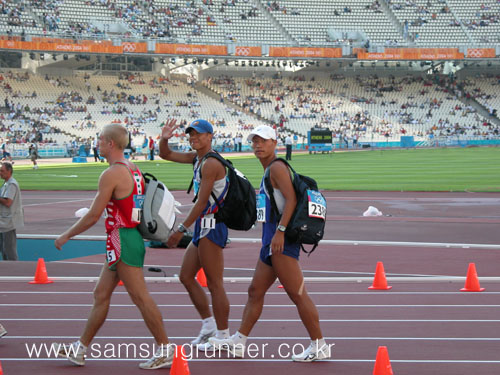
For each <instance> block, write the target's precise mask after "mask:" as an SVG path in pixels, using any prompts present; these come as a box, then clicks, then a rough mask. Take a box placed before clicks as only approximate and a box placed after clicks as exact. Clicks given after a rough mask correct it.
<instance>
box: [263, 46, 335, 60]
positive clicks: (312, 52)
mask: <svg viewBox="0 0 500 375" xmlns="http://www.w3.org/2000/svg"><path fill="white" fill-rule="evenodd" d="M269 56H271V57H303V58H309V57H311V58H312V57H342V49H341V48H309V47H269Z"/></svg>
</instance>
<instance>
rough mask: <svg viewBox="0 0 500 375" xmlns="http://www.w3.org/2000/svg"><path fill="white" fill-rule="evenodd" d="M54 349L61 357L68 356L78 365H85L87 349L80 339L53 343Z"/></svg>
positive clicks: (67, 357) (69, 359) (68, 358)
mask: <svg viewBox="0 0 500 375" xmlns="http://www.w3.org/2000/svg"><path fill="white" fill-rule="evenodd" d="M52 347H53V348H54V351H55V352H56V353H57V356H58V357H59V358H66V359H67V360H68V361H70V362H71V363H73V364H75V365H77V366H83V365H85V357H86V355H85V353H86V350H85V349H83V347H82V346H81V345H80V342H79V341H75V342H73V343H71V344H56V343H54V344H52Z"/></svg>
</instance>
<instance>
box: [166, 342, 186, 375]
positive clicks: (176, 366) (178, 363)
mask: <svg viewBox="0 0 500 375" xmlns="http://www.w3.org/2000/svg"><path fill="white" fill-rule="evenodd" d="M189 374H191V372H190V371H189V366H188V363H187V361H186V354H185V353H184V347H182V346H177V347H176V348H175V355H174V360H173V362H172V367H170V375H189Z"/></svg>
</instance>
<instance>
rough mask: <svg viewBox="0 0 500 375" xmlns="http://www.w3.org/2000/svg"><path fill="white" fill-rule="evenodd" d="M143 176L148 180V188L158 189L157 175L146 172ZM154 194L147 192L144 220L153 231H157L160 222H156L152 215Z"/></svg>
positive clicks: (143, 210) (143, 211) (143, 212)
mask: <svg viewBox="0 0 500 375" xmlns="http://www.w3.org/2000/svg"><path fill="white" fill-rule="evenodd" d="M143 176H144V178H145V180H146V181H147V182H148V190H149V189H151V191H156V189H157V187H158V185H159V184H160V183H159V182H158V180H157V179H156V177H155V176H153V175H152V174H150V173H144V175H143ZM153 196H154V194H146V195H145V197H144V205H143V207H142V214H143V215H144V221H145V223H146V225H147V227H148V230H149V231H150V232H151V233H155V232H156V229H157V227H158V223H157V222H156V220H153V217H152V216H151V211H152V210H153ZM146 208H147V209H146Z"/></svg>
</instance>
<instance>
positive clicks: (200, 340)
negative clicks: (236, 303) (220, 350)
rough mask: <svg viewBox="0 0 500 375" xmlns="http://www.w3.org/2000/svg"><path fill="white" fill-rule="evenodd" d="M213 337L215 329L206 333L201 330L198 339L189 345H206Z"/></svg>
mask: <svg viewBox="0 0 500 375" xmlns="http://www.w3.org/2000/svg"><path fill="white" fill-rule="evenodd" d="M213 336H215V329H213V330H208V331H205V330H203V329H202V330H201V331H200V334H199V335H198V337H197V338H195V339H194V340H192V341H191V345H193V346H198V345H200V344H206V343H208V339H209V338H210V337H213Z"/></svg>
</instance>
